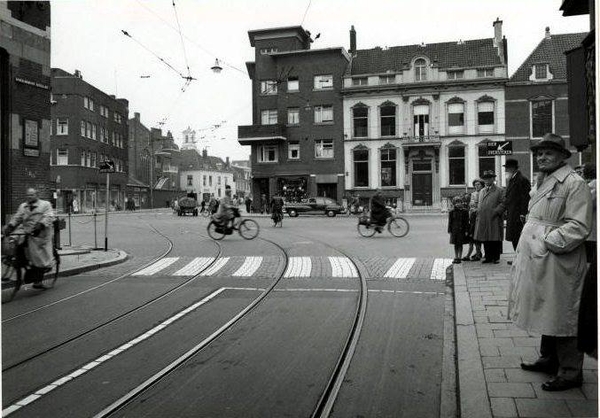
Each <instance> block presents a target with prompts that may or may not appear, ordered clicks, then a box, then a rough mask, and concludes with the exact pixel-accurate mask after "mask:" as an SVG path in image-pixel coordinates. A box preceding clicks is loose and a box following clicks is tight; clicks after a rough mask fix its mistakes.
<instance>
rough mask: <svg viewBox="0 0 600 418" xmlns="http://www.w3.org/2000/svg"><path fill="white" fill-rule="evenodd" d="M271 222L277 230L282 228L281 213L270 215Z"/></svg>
mask: <svg viewBox="0 0 600 418" xmlns="http://www.w3.org/2000/svg"><path fill="white" fill-rule="evenodd" d="M271 220H272V221H273V226H274V227H275V228H277V226H279V227H280V228H283V212H273V214H272V215H271Z"/></svg>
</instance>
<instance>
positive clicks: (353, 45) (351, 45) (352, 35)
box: [349, 25, 356, 55]
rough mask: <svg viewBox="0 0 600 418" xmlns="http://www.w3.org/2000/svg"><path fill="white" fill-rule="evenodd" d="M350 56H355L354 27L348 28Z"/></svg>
mask: <svg viewBox="0 0 600 418" xmlns="http://www.w3.org/2000/svg"><path fill="white" fill-rule="evenodd" d="M349 52H350V55H354V54H356V31H355V30H354V25H352V27H351V28H350V51H349Z"/></svg>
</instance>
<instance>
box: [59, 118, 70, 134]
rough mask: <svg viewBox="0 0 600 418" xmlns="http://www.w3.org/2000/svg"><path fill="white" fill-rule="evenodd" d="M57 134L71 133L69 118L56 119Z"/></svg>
mask: <svg viewBox="0 0 600 418" xmlns="http://www.w3.org/2000/svg"><path fill="white" fill-rule="evenodd" d="M56 135H69V119H67V118H58V119H57V120H56Z"/></svg>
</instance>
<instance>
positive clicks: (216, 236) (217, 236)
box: [206, 221, 225, 240]
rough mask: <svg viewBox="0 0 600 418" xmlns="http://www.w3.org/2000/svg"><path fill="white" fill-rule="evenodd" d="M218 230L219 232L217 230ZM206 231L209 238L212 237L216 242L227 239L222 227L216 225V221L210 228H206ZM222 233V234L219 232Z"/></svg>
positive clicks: (209, 225)
mask: <svg viewBox="0 0 600 418" xmlns="http://www.w3.org/2000/svg"><path fill="white" fill-rule="evenodd" d="M217 228H218V230H217ZM206 231H207V232H208V236H210V237H211V238H212V239H214V240H220V239H223V238H225V231H224V230H223V228H222V227H221V226H219V225H218V224H216V223H215V221H210V222H209V223H208V226H207V227H206ZM219 231H220V232H219Z"/></svg>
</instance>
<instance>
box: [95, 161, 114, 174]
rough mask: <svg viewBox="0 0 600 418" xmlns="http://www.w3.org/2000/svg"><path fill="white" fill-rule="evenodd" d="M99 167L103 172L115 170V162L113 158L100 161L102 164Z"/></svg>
mask: <svg viewBox="0 0 600 418" xmlns="http://www.w3.org/2000/svg"><path fill="white" fill-rule="evenodd" d="M98 167H99V168H100V172H101V173H114V172H115V162H114V161H113V160H104V161H100V165H99V166H98Z"/></svg>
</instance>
